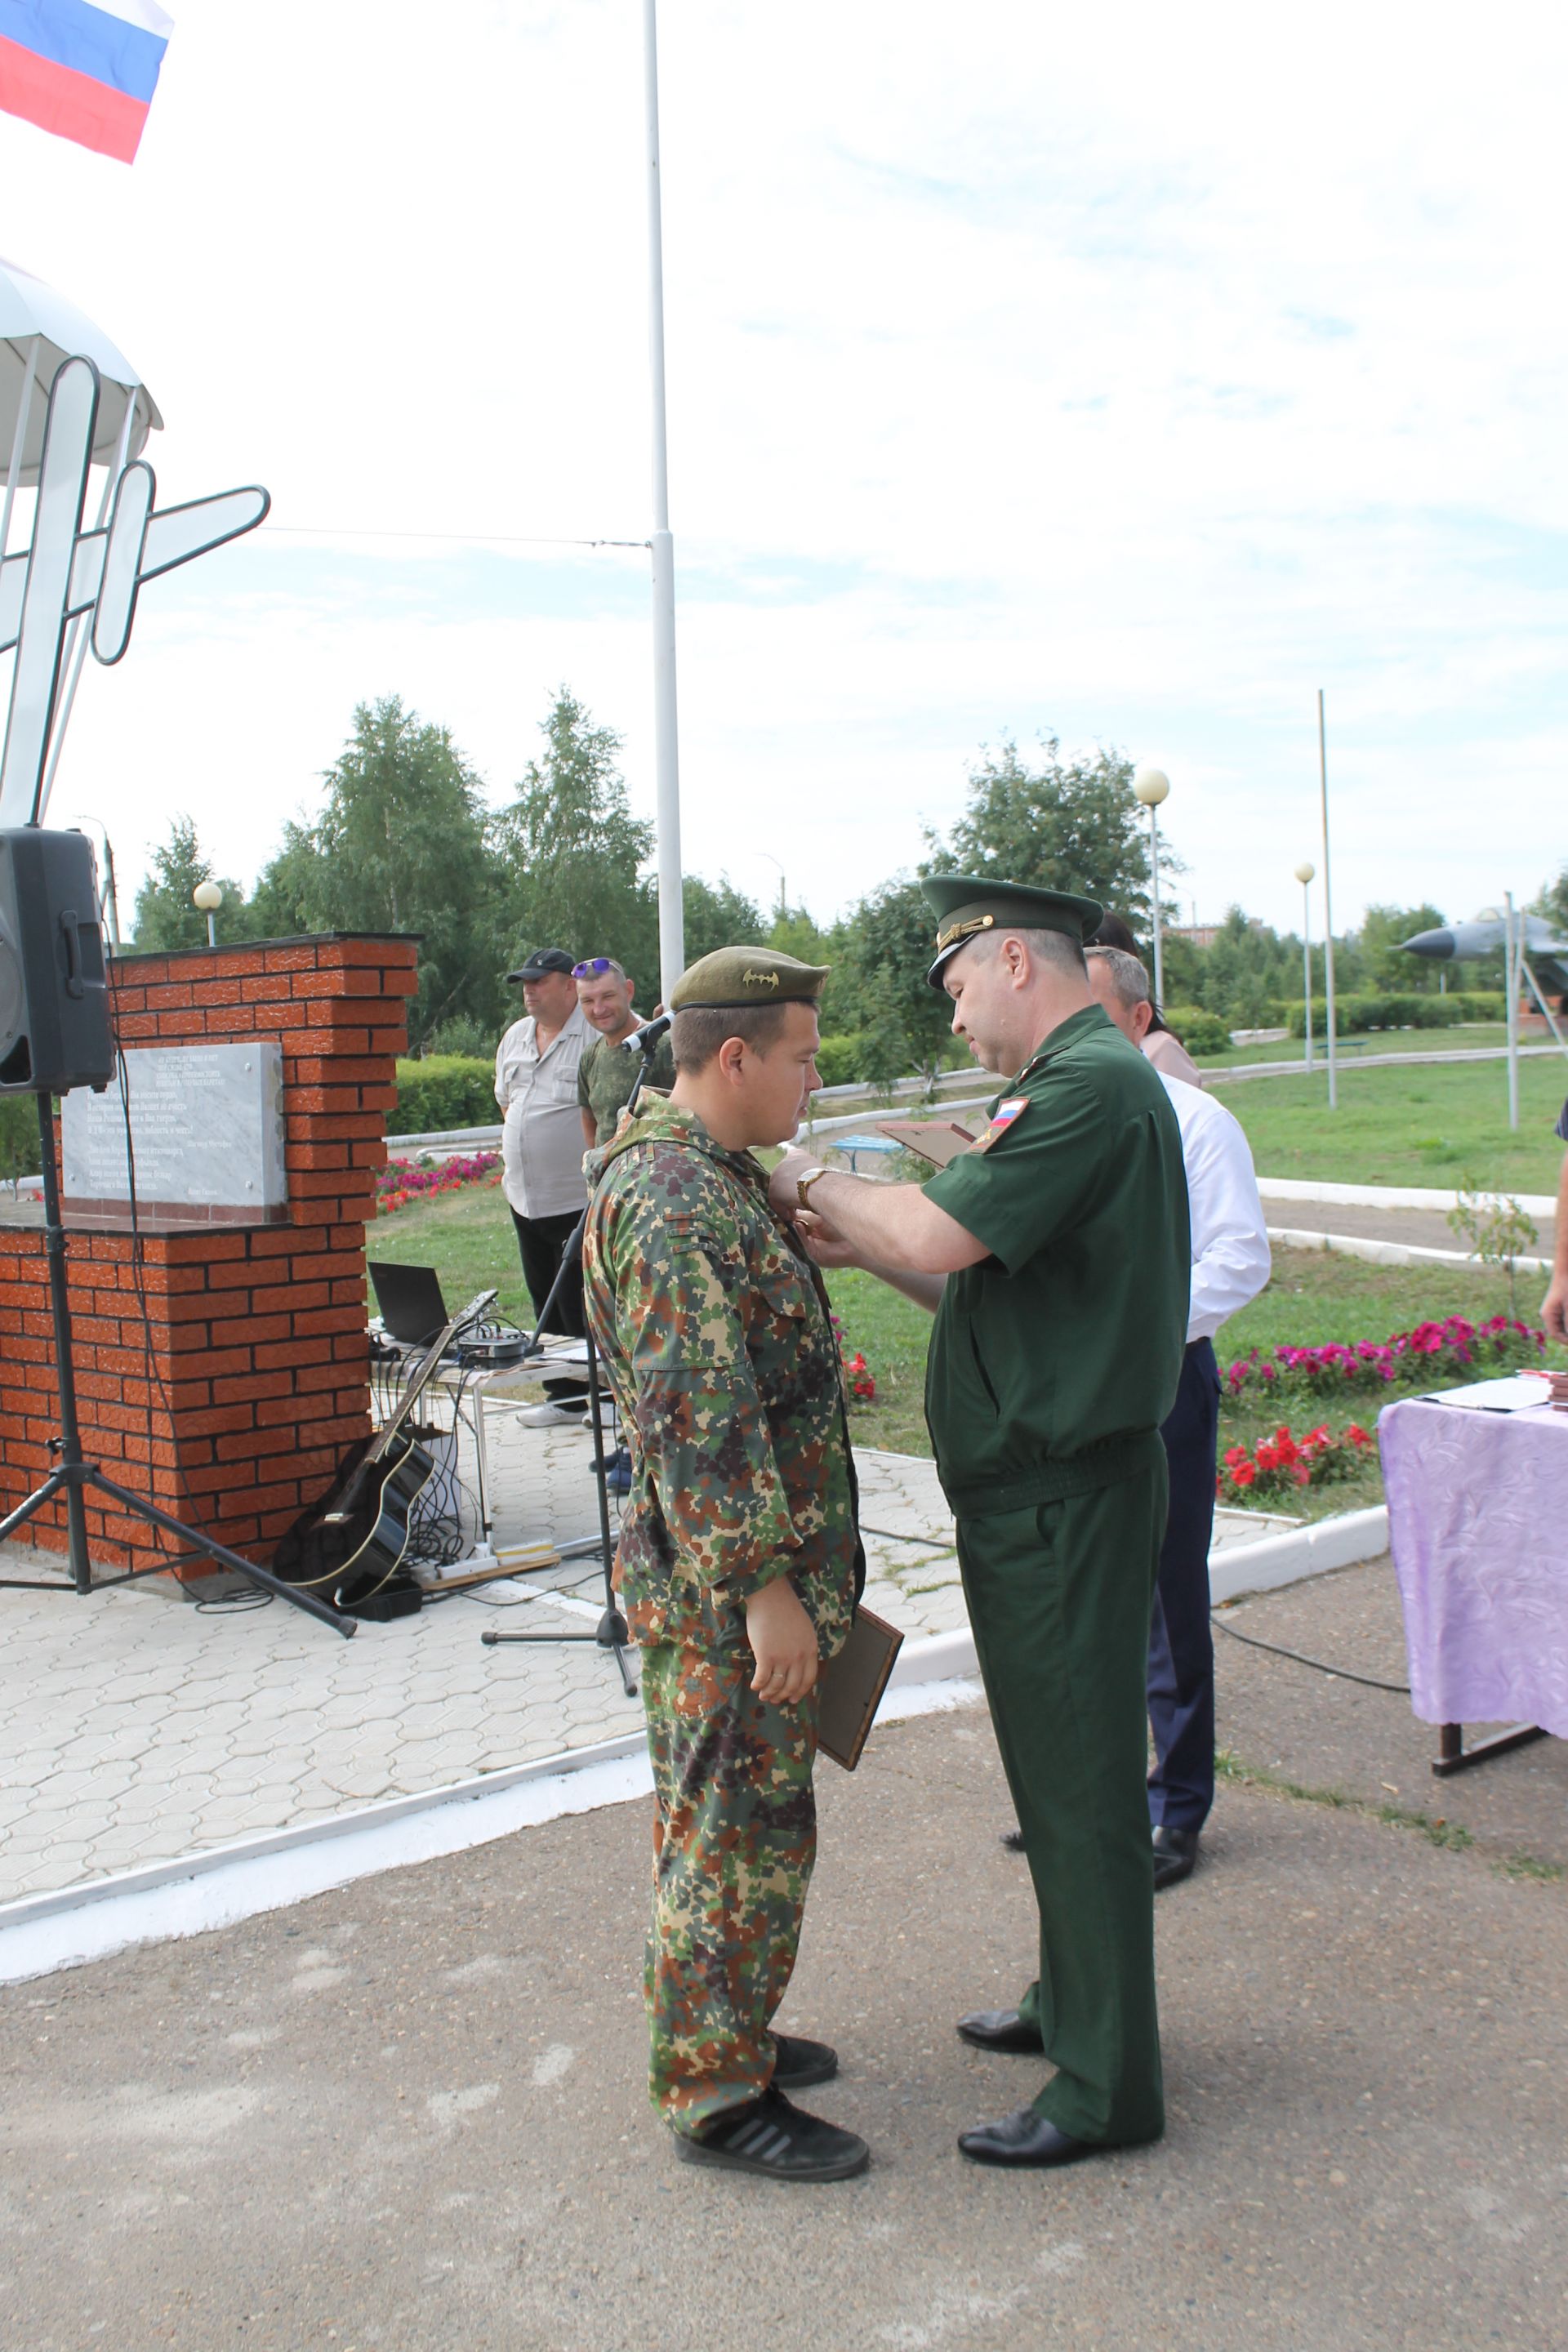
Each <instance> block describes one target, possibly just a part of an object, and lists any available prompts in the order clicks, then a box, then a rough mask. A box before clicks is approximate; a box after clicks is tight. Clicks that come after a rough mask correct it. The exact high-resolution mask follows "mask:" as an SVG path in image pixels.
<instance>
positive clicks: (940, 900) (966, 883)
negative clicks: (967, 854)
mask: <svg viewBox="0 0 1568 2352" xmlns="http://www.w3.org/2000/svg"><path fill="white" fill-rule="evenodd" d="M921 889H922V890H923V891H924V892H925V895H926V898H927V899H928V900H929V902H930V904H931V911H932V913H933V914H934V915H935V917H936V919H937V934H936V961H935V962H934V963H933V964H932V966H931V970H930V971H928V972H927V974H926V978H927V980H929V981H930V982H931V986H932V987H933V988H940V987H941V986H942V966H943V965H944V964H945V963H946V962H947V961H948V960H949V958H950V957H952V956H955V955H956V954H957V953H958V950H959V949H960V948H961V947H963V946H964V944H965V943H966V942H967V941H968V940H972V939H975V938H978V936H979V935H980V933H981V932H983V931H994V930H1001V929H1012V930H1016V931H1060V932H1061V933H1062V935H1063V937H1064V938H1066V939H1069V940H1077V941H1078V943H1079V946H1080V947H1081V946H1082V945H1083V942H1084V941H1085V940H1087V939H1088V938H1089V936H1090V934H1091V933H1092V932H1094V931H1095V930H1097V929H1099V927H1100V917H1101V915H1103V914H1104V912H1105V909H1104V908H1103V907H1100V906H1097V905H1096V904H1095V902H1094V900H1093V899H1092V898H1076V897H1075V896H1074V895H1073V893H1072V892H1071V891H1070V890H1035V889H1031V888H1030V887H1029V885H1028V884H1027V883H1025V882H994V881H987V880H985V879H984V878H983V877H978V876H975V875H973V874H932V875H931V876H929V877H927V878H926V879H925V880H924V881H922V882H921Z"/></svg>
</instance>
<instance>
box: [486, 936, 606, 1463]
mask: <svg viewBox="0 0 1568 2352" xmlns="http://www.w3.org/2000/svg"><path fill="white" fill-rule="evenodd" d="M573 969H574V966H573V960H572V958H571V957H570V956H569V955H568V954H567V953H566V950H565V949H564V948H536V949H535V950H534V951H533V953H532V954H531V955H530V956H528V957H526V958H525V959H524V961H522V962H521V964H519V966H518V968H517V970H516V971H509V972H508V974H507V979H508V980H509V981H510V982H519V983H520V984H521V989H522V1001H523V1005H524V1007H525V1011H524V1013H523V1017H522V1019H521V1021H514V1022H513V1023H512V1024H511V1026H510V1029H509V1030H508V1031H507V1033H506V1034H505V1036H504V1037H503V1038H502V1039H501V1041H500V1047H499V1048H498V1050H497V1053H496V1100H497V1102H499V1103H500V1107H501V1110H502V1113H503V1115H504V1116H503V1120H502V1125H501V1189H502V1191H503V1192H505V1194H506V1197H507V1202H508V1205H509V1206H510V1210H511V1221H512V1223H513V1225H514V1226H515V1227H516V1228H517V1246H518V1252H519V1255H521V1259H522V1275H523V1280H524V1281H525V1282H526V1283H527V1285H528V1295H529V1297H531V1299H532V1301H533V1312H534V1318H535V1320H536V1321H542V1318H543V1312H544V1307H545V1302H546V1300H547V1299H548V1298H549V1297H550V1291H551V1287H552V1284H553V1283H554V1280H555V1277H556V1276H557V1274H558V1273H559V1272H560V1269H561V1254H562V1252H563V1249H564V1248H565V1246H566V1244H567V1241H568V1240H569V1239H570V1237H571V1234H572V1232H573V1229H574V1226H575V1225H576V1223H577V1220H578V1218H579V1217H580V1216H581V1215H582V1213H583V1209H584V1203H585V1202H586V1201H587V1198H588V1187H587V1185H586V1183H585V1182H584V1177H583V1123H582V1118H581V1116H580V1114H579V1112H578V1108H577V1076H578V1066H579V1065H580V1064H581V1062H582V1059H583V1055H584V1049H585V1048H586V1047H587V1046H589V1045H592V1044H593V1042H594V1032H593V1031H592V1029H590V1028H589V1026H588V1024H587V1022H586V1021H585V1020H584V1017H583V1011H582V1007H581V1006H580V1005H579V1003H578V1002H577V983H576V981H575V980H574V978H573ZM549 1328H550V1329H551V1330H552V1331H555V1332H560V1333H563V1334H564V1335H565V1336H566V1337H567V1338H569V1339H581V1338H582V1337H583V1333H584V1323H583V1268H582V1265H581V1262H579V1263H578V1264H576V1265H573V1266H571V1267H569V1268H568V1270H567V1273H566V1276H565V1278H564V1280H563V1283H562V1285H561V1288H560V1291H559V1293H558V1295H557V1297H556V1300H555V1304H554V1306H553V1307H552V1308H551V1310H550V1324H549ZM544 1398H545V1401H544V1402H543V1403H542V1404H536V1405H529V1406H527V1407H526V1408H525V1409H524V1411H523V1412H521V1414H520V1415H519V1418H520V1419H521V1420H522V1421H525V1422H528V1423H540V1424H542V1423H552V1422H558V1423H572V1422H575V1423H578V1424H579V1425H580V1426H582V1427H584V1428H586V1426H587V1416H588V1391H587V1388H586V1385H585V1384H584V1382H583V1381H578V1380H550V1381H545V1383H544Z"/></svg>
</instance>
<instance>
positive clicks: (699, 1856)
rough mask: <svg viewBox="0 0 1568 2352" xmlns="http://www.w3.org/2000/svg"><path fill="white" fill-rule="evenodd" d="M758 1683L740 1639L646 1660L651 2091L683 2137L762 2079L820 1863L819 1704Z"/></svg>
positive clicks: (761, 2087)
mask: <svg viewBox="0 0 1568 2352" xmlns="http://www.w3.org/2000/svg"><path fill="white" fill-rule="evenodd" d="M755 1671H756V1667H755V1663H754V1661H753V1659H752V1654H751V1652H750V1650H749V1649H747V1648H746V1647H745V1645H744V1643H736V1644H734V1645H733V1646H725V1647H715V1648H705V1649H701V1650H697V1649H689V1648H684V1647H682V1646H680V1645H679V1644H678V1643H657V1644H650V1645H649V1646H648V1647H647V1648H646V1649H644V1651H643V1652H642V1694H643V1706H644V1709H645V1711H646V1713H647V1744H648V1754H649V1757H650V1759H651V1760H652V1764H653V1782H654V1800H655V1804H656V1807H657V1812H656V1817H655V1822H654V1872H653V1917H652V1921H651V1924H650V1927H649V1931H648V1941H647V1970H646V1978H645V1982H646V1989H647V2014H648V2030H649V2044H650V2048H649V2063H648V2090H649V2095H650V2096H651V2097H652V2100H653V2103H654V2105H655V2106H656V2107H657V2108H658V2112H659V2113H660V2115H661V2116H663V2117H664V2119H665V2121H666V2122H667V2123H668V2124H670V2125H672V2126H673V2127H674V2128H675V2129H676V2130H677V2131H679V2132H684V2133H687V2134H689V2135H692V2136H700V2132H701V2129H702V2126H704V2125H705V2124H708V2123H710V2122H711V2121H712V2120H713V2118H714V2117H715V2116H719V2115H721V2114H722V2113H723V2112H724V2110H725V2109H726V2108H727V2107H735V2106H742V2105H744V2104H745V2102H746V2101H747V2100H748V2099H754V2098H756V2097H757V2095H759V2093H761V2092H763V2091H765V2090H766V2088H767V2086H768V2084H769V2083H770V2082H771V2081H772V2079H773V2057H774V2051H773V2035H772V2033H771V2032H770V2031H769V2027H770V2026H771V2024H772V2021H773V2012H774V2011H775V2010H776V2009H777V2008H778V2005H779V2003H780V2001H782V2000H783V1999H784V1991H785V1988H786V1987H787V1986H788V1983H789V1980H790V1975H791V1972H792V1970H793V1969H794V1968H795V1948H796V1946H797V1945H798V1943H799V1941H800V1922H801V1913H802V1911H803V1910H804V1908H805V1890H806V1887H807V1885H809V1883H810V1879H811V1866H812V1864H813V1862H814V1861H815V1859H816V1794H815V1791H814V1790H813V1788H812V1784H811V1773H812V1766H813V1765H814V1763H815V1762H816V1692H815V1691H813V1692H811V1694H810V1695H809V1696H807V1697H806V1698H805V1699H804V1700H802V1702H801V1703H800V1704H799V1705H798V1706H767V1705H765V1704H764V1703H763V1701H762V1700H761V1699H760V1698H758V1696H756V1694H755V1692H754V1691H752V1689H751V1687H750V1685H751V1679H752V1675H753V1674H754V1673H755ZM1146 1835H1147V1832H1145V1836H1146Z"/></svg>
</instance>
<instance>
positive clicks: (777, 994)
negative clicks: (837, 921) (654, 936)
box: [669, 948, 831, 1013]
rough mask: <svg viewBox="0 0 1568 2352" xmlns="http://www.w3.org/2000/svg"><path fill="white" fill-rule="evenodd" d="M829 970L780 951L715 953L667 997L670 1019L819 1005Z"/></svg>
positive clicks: (695, 966) (684, 974) (702, 959)
mask: <svg viewBox="0 0 1568 2352" xmlns="http://www.w3.org/2000/svg"><path fill="white" fill-rule="evenodd" d="M830 969H831V967H830V966H829V965H827V964H825V963H801V962H799V961H797V960H796V958H795V957H794V956H787V955H780V954H779V952H778V950H777V949H776V948H715V949H714V950H713V952H712V954H711V955H705V956H699V958H698V960H697V961H696V962H695V963H694V964H693V965H692V966H691V967H690V969H689V971H683V972H682V973H681V975H680V978H679V980H678V981H677V982H676V983H675V986H674V987H673V988H672V989H671V990H670V992H669V1009H670V1011H671V1012H672V1013H693V1012H696V1011H699V1010H701V1011H703V1012H708V1013H743V1012H748V1011H750V1009H751V1007H752V1005H754V1004H815V1003H816V1000H817V998H818V997H819V996H820V995H821V994H822V983H823V982H824V981H825V980H826V978H827V974H828V971H829V970H830Z"/></svg>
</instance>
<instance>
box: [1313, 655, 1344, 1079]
mask: <svg viewBox="0 0 1568 2352" xmlns="http://www.w3.org/2000/svg"><path fill="white" fill-rule="evenodd" d="M1318 774H1319V778H1320V780H1321V784H1322V792H1323V995H1324V998H1325V1000H1326V1002H1325V1005H1324V1011H1325V1013H1326V1015H1327V1018H1326V1021H1325V1024H1324V1025H1325V1027H1326V1029H1327V1031H1328V1035H1327V1037H1326V1039H1325V1040H1324V1045H1325V1049H1326V1051H1327V1054H1328V1057H1329V1108H1330V1109H1331V1110H1332V1109H1333V1108H1335V1106H1336V1105H1337V1104H1338V1102H1339V1098H1340V1087H1339V1070H1338V1068H1337V1066H1336V1064H1335V1060H1334V1045H1335V1034H1334V901H1333V895H1332V891H1331V887H1330V881H1329V738H1328V730H1327V726H1326V724H1325V721H1324V718H1323V689H1322V688H1321V687H1320V688H1318Z"/></svg>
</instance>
